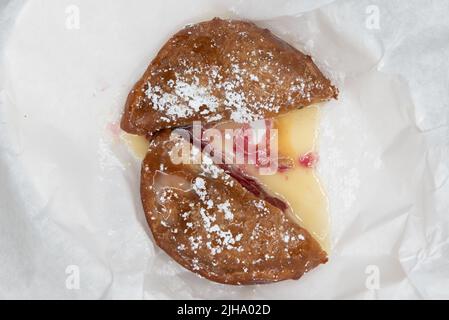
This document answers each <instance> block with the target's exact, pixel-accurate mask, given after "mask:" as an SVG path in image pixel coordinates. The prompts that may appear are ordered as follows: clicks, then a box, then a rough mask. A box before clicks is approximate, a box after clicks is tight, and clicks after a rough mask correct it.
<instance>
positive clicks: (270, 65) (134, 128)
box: [121, 18, 337, 135]
mask: <svg viewBox="0 0 449 320" xmlns="http://www.w3.org/2000/svg"><path fill="white" fill-rule="evenodd" d="M336 97H337V89H336V88H335V87H333V86H332V85H331V83H330V81H329V80H328V79H326V78H325V77H324V76H323V74H322V73H321V72H320V70H319V69H318V68H317V66H316V65H315V64H314V63H313V61H312V59H311V57H310V56H307V55H304V54H303V53H301V52H300V51H298V50H296V49H295V48H293V47H292V46H290V45H289V44H287V43H286V42H284V41H282V40H281V39H279V38H277V37H276V36H274V35H273V34H272V33H271V32H270V31H269V30H267V29H261V28H259V27H257V26H256V25H255V24H253V23H250V22H244V21H233V20H221V19H218V18H215V19H213V20H211V21H206V22H202V23H199V24H195V25H191V26H188V27H186V28H184V29H183V30H181V31H179V32H178V33H176V34H175V35H174V36H173V37H172V38H171V39H170V40H169V41H168V42H167V43H166V44H165V45H164V46H163V47H162V49H161V50H160V51H159V53H158V55H157V56H156V58H155V59H154V60H153V61H152V62H151V64H150V65H149V67H148V69H147V70H146V72H145V73H144V75H143V76H142V78H141V79H140V80H139V81H138V82H137V83H136V84H135V86H134V88H133V90H132V91H131V92H130V94H129V96H128V99H127V102H126V106H125V112H124V114H123V117H122V121H121V127H122V129H123V130H125V131H127V132H129V133H133V134H140V135H147V134H149V133H153V132H155V131H157V130H160V129H163V128H172V127H175V126H184V125H190V124H191V123H192V121H195V120H201V121H205V122H208V123H213V122H219V121H225V120H234V121H236V122H251V121H254V120H258V119H262V118H270V117H273V116H275V115H277V114H281V113H285V112H288V111H290V110H292V109H297V108H301V107H304V106H307V105H310V104H312V103H316V102H321V101H325V100H329V99H331V98H336Z"/></svg>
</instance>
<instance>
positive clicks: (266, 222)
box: [141, 130, 327, 285]
mask: <svg viewBox="0 0 449 320" xmlns="http://www.w3.org/2000/svg"><path fill="white" fill-rule="evenodd" d="M169 135H170V132H169V131H168V130H165V131H162V132H161V133H159V134H157V135H156V136H155V137H154V139H153V140H152V141H151V144H150V148H149V151H148V153H147V155H146V157H145V160H144V161H143V163H142V173H141V197H142V203H143V207H144V211H145V215H146V218H147V221H148V223H149V225H150V228H151V231H152V233H153V236H154V239H155V241H156V243H157V245H158V246H159V247H161V248H162V249H163V250H164V251H165V252H166V253H167V254H168V255H169V256H171V257H172V258H173V259H175V260H176V261H177V262H178V263H179V264H181V265H182V266H183V267H185V268H187V269H189V270H191V271H193V272H195V273H198V274H200V275H201V276H203V277H205V278H207V279H210V280H212V281H216V282H220V283H226V284H234V285H235V284H257V283H269V282H276V281H281V280H286V279H298V278H299V277H301V276H302V275H303V274H304V273H305V272H307V271H309V270H311V269H313V268H314V267H316V266H317V265H319V264H321V263H325V262H326V261H327V256H326V253H325V252H324V251H323V250H322V249H321V248H320V246H319V244H318V243H317V242H316V241H315V240H314V239H313V238H312V236H311V235H310V234H309V233H308V232H307V231H306V230H304V229H303V228H301V227H300V226H298V225H297V224H296V223H295V222H293V221H290V218H289V217H288V216H287V215H286V214H285V213H284V212H282V211H281V210H279V209H278V208H276V207H273V206H272V205H271V204H269V203H267V202H266V201H264V200H261V199H258V198H257V197H255V196H254V195H253V194H252V193H250V192H248V191H247V190H246V189H244V188H243V187H242V186H241V185H240V184H239V183H238V182H237V181H236V180H234V179H233V178H232V177H231V176H229V175H228V174H226V173H225V172H224V171H223V170H221V169H220V168H218V167H217V166H216V165H214V164H212V162H211V161H204V160H205V159H203V162H202V164H177V165H176V164H173V162H172V161H171V159H170V154H172V152H175V151H173V150H174V149H173V148H175V150H176V148H179V146H180V145H183V144H184V145H185V144H188V145H190V143H189V142H186V141H185V140H170V139H169ZM206 160H207V159H206Z"/></svg>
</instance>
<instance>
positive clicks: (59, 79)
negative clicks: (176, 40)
mask: <svg viewBox="0 0 449 320" xmlns="http://www.w3.org/2000/svg"><path fill="white" fill-rule="evenodd" d="M0 10H1V13H0V55H1V56H0V298H64V299H65V298H68V299H78V298H87V299H96V298H113V299H120V298H131V299H141V298H148V299H153V298H194V299H199V298H206V299H208V298H230V299H239V298H246V299H252V298H273V299H278V298H285V299H311V298H356V299H371V298H410V299H417V298H449V216H448V214H449V197H448V195H449V161H448V156H449V95H448V89H449V60H448V59H447V58H448V57H449V19H447V13H448V12H449V3H447V2H446V1H429V2H424V1H418V0H415V1H394V2H393V1H387V0H384V1H355V0H354V1H274V0H273V1H268V0H264V1H256V0H250V1H174V0H164V1H145V0H134V1H125V0H117V1H106V0H95V1H88V0H32V1H20V0H15V1H5V0H3V2H0ZM74 15H75V16H78V17H79V20H76V17H75V16H74ZM214 16H220V17H236V18H242V19H251V20H253V21H255V22H256V23H257V24H259V25H261V26H264V27H268V28H270V29H271V30H272V31H273V32H275V33H276V34H278V35H279V36H280V37H282V38H283V39H285V40H287V41H289V42H290V43H292V44H293V45H294V46H296V47H297V48H299V49H301V50H303V51H305V52H308V53H310V54H311V55H312V56H313V57H314V59H315V61H316V63H317V64H318V65H319V66H320V67H321V68H322V69H323V70H324V72H325V73H327V74H328V76H329V77H331V78H332V79H333V81H334V82H335V83H336V84H337V86H338V87H339V89H340V98H339V100H338V101H332V102H329V103H327V104H326V105H325V106H324V107H323V112H322V114H323V116H322V122H321V131H320V145H321V150H320V159H321V160H320V161H321V162H320V167H319V171H320V175H321V178H322V180H323V183H324V185H325V188H326V190H327V193H328V196H329V201H330V213H331V216H332V221H333V227H332V229H333V237H332V238H333V251H332V254H331V256H330V261H329V263H328V264H326V265H324V266H321V267H319V268H318V269H316V270H314V271H312V272H310V273H309V274H307V275H306V276H304V278H302V279H301V280H299V281H285V282H281V283H278V284H270V285H263V286H248V287H233V286H225V285H219V284H215V283H212V282H209V281H207V280H204V279H201V278H199V277H197V276H196V275H194V274H192V273H191V272H189V271H186V270H184V269H182V268H181V267H180V266H178V265H177V264H176V263H174V262H173V261H172V260H171V259H170V258H169V257H167V256H166V255H165V254H164V253H163V252H161V251H160V250H159V249H158V248H157V247H155V246H154V244H153V242H152V240H151V234H150V232H149V230H148V227H147V225H146V222H145V220H144V215H143V212H142V209H141V204H140V197H139V191H138V189H139V168H140V162H139V160H137V159H135V158H134V156H133V155H132V153H130V152H129V150H128V149H127V147H126V145H125V144H124V143H123V141H121V139H120V137H119V130H118V124H117V121H118V119H119V117H120V113H121V111H122V108H123V104H124V101H125V99H126V96H127V94H128V91H129V90H130V88H131V87H132V85H133V84H134V82H135V81H136V80H137V79H138V78H139V77H140V75H141V74H142V72H143V71H144V69H145V68H146V66H147V65H148V63H149V61H150V60H151V59H152V57H153V56H154V55H155V54H156V52H157V51H158V49H159V47H160V46H161V45H162V44H163V43H164V42H165V41H166V40H167V39H168V37H169V36H170V35H171V34H173V33H174V32H176V31H177V30H178V29H179V28H180V27H181V26H183V25H184V24H186V23H190V22H197V21H200V20H206V19H210V18H212V17H214ZM74 17H75V20H73V19H74ZM78 22H79V23H78ZM77 279H79V282H77Z"/></svg>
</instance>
